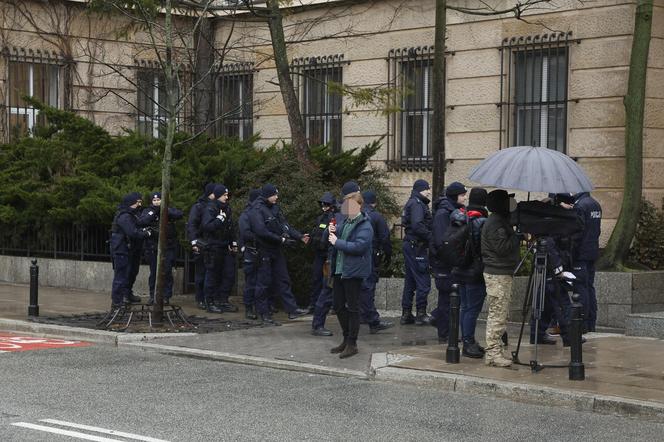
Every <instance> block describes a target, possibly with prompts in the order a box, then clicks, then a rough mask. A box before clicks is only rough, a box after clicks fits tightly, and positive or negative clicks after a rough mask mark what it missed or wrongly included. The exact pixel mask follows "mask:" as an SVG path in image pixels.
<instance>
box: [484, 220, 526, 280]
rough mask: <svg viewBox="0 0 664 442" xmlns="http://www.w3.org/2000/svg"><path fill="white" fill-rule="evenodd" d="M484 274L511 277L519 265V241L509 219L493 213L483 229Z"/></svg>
mask: <svg viewBox="0 0 664 442" xmlns="http://www.w3.org/2000/svg"><path fill="white" fill-rule="evenodd" d="M481 242H482V260H483V261H484V273H488V274H491V275H511V274H512V273H513V272H514V269H515V268H516V266H517V265H518V264H519V260H520V256H519V239H518V238H517V237H516V234H515V233H514V229H513V228H512V226H511V225H510V223H509V219H508V218H505V217H504V216H502V215H500V214H498V213H492V214H491V215H490V216H489V218H487V220H486V222H485V223H484V227H483V228H482V241H481Z"/></svg>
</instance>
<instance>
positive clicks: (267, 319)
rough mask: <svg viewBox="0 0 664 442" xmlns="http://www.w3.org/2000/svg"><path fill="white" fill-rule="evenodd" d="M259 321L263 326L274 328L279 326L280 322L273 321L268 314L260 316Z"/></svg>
mask: <svg viewBox="0 0 664 442" xmlns="http://www.w3.org/2000/svg"><path fill="white" fill-rule="evenodd" d="M261 321H262V322H263V325H274V326H279V325H281V323H280V322H277V321H275V320H274V319H272V315H270V314H267V315H262V316H261Z"/></svg>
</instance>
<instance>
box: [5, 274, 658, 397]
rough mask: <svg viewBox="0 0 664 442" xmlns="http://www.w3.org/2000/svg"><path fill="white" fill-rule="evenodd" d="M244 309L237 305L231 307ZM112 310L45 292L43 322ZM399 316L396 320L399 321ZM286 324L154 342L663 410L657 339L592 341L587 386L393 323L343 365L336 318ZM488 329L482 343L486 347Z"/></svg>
mask: <svg viewBox="0 0 664 442" xmlns="http://www.w3.org/2000/svg"><path fill="white" fill-rule="evenodd" d="M172 301H173V302H174V303H177V304H179V305H181V306H182V307H183V309H184V311H185V312H186V313H187V314H189V315H200V316H210V317H215V318H220V317H222V318H224V319H227V320H237V321H241V320H243V313H242V312H238V313H224V314H223V315H214V314H206V313H205V312H202V311H201V310H199V309H198V308H197V307H196V306H195V304H194V302H193V299H192V297H191V296H183V297H174V298H173V300H172ZM233 301H234V302H236V303H239V301H238V300H233ZM109 304H110V296H109V295H108V294H105V293H91V292H85V291H77V290H66V289H53V288H40V308H41V314H42V316H48V315H59V314H65V313H66V314H79V313H86V312H97V313H98V312H103V311H105V310H106V309H107V308H108V305H109ZM27 305H28V287H27V286H23V285H0V317H3V318H12V319H23V320H25V319H27ZM394 313H395V312H393V314H394ZM275 318H276V319H279V320H281V321H283V325H282V326H280V327H255V328H251V329H247V330H234V331H226V332H224V333H207V334H198V335H194V336H178V335H173V336H168V337H163V338H159V339H156V340H155V341H154V342H155V343H157V344H163V345H168V346H174V347H183V348H189V349H200V350H207V351H218V352H226V353H233V354H239V355H248V356H258V357H263V358H270V359H274V360H287V361H292V362H301V363H308V364H315V365H319V366H325V367H333V368H341V369H347V370H360V371H368V369H369V367H370V361H371V355H372V354H373V353H387V354H390V355H392V356H393V357H390V358H388V360H389V361H391V362H390V363H389V366H390V367H395V368H400V369H406V370H416V371H420V372H422V371H424V372H433V373H435V372H437V373H448V374H454V375H466V376H471V377H475V378H483V379H491V380H494V381H507V382H512V383H518V384H523V385H536V386H546V387H554V388H558V389H561V390H566V391H570V390H571V391H583V392H588V393H594V394H598V395H608V396H616V397H622V398H629V399H636V400H643V401H652V402H656V403H662V404H664V341H662V340H658V339H652V338H636V337H626V336H623V335H621V334H616V333H590V334H588V335H586V336H587V338H588V342H587V343H586V344H584V352H583V358H584V362H585V365H586V380H585V381H569V380H568V369H567V368H566V367H565V368H554V367H546V368H544V369H543V370H542V371H539V372H537V373H534V372H532V371H531V369H530V366H529V365H528V364H529V361H530V359H531V358H532V357H533V356H532V353H533V346H532V345H530V344H527V343H526V344H524V346H523V347H522V349H521V353H520V360H521V361H523V362H524V363H525V364H526V365H523V366H519V365H515V366H514V367H513V368H510V369H503V368H494V367H487V366H485V365H484V363H483V360H481V359H480V360H477V359H468V358H463V357H462V358H461V363H459V364H447V363H446V362H445V346H444V345H441V344H439V343H438V340H437V338H436V330H435V329H434V328H433V327H429V326H424V327H417V326H412V325H410V326H403V327H402V326H400V325H399V324H398V318H385V319H391V320H393V322H395V326H394V327H393V328H391V329H388V330H385V331H381V332H379V333H377V334H373V335H372V334H370V333H369V330H368V327H367V326H366V325H362V327H361V329H360V337H359V340H358V347H359V350H360V353H359V354H358V355H357V356H354V357H352V358H349V359H343V360H342V359H339V358H338V357H337V356H336V355H333V354H330V352H329V349H330V348H332V347H333V346H335V345H337V344H338V343H339V342H340V337H339V336H340V333H339V331H340V329H339V326H338V323H337V320H336V317H334V316H330V317H329V318H328V322H327V324H326V326H327V327H328V328H329V329H330V330H332V331H333V332H334V336H332V337H316V336H312V335H311V333H310V332H311V316H305V317H303V318H299V319H297V320H294V321H288V320H287V318H286V317H285V315H284V313H278V314H277V315H275ZM483 331H484V329H483V324H482V323H480V324H478V331H477V336H478V337H479V338H480V339H478V340H479V341H480V343H483V341H484V339H483V338H482V336H483ZM509 332H510V347H509V348H508V351H512V350H514V348H515V344H516V336H517V334H518V327H517V324H511V325H510V330H509ZM539 350H540V351H539V355H538V356H539V357H538V361H539V362H540V363H542V364H544V365H545V366H546V365H565V364H567V363H568V361H569V359H570V352H569V348H565V349H564V348H563V347H562V345H561V343H560V342H558V343H557V345H555V346H549V345H540V346H539Z"/></svg>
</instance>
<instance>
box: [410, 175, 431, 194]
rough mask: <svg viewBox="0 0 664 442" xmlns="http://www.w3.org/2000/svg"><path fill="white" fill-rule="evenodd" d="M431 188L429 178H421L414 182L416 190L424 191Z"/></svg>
mask: <svg viewBox="0 0 664 442" xmlns="http://www.w3.org/2000/svg"><path fill="white" fill-rule="evenodd" d="M429 189H431V186H429V183H428V182H427V180H423V179H421V178H420V179H419V180H417V181H415V182H414V183H413V190H414V191H415V192H422V191H424V190H429Z"/></svg>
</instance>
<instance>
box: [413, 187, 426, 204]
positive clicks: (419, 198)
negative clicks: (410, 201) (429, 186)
mask: <svg viewBox="0 0 664 442" xmlns="http://www.w3.org/2000/svg"><path fill="white" fill-rule="evenodd" d="M410 197H411V198H417V199H418V200H420V201H422V202H423V203H424V204H427V205H428V204H429V203H430V202H431V201H430V200H429V198H427V197H425V196H423V195H422V194H421V193H420V192H418V191H417V190H413V191H412V192H410Z"/></svg>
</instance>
